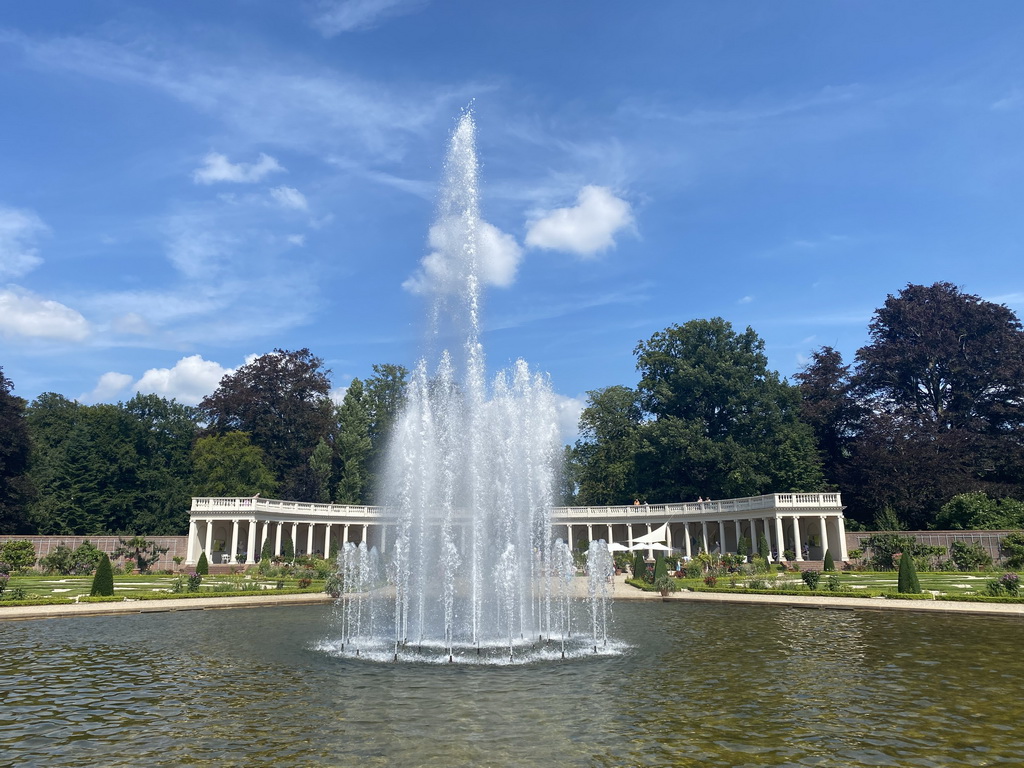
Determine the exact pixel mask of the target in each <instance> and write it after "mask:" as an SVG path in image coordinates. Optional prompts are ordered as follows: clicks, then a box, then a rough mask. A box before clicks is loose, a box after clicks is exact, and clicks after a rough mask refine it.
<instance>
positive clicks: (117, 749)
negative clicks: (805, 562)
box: [0, 602, 1024, 768]
mask: <svg viewBox="0 0 1024 768" xmlns="http://www.w3.org/2000/svg"><path fill="white" fill-rule="evenodd" d="M331 621H332V619H331V609H330V608H329V607H286V608H265V609H251V610H230V611H202V612H181V613H161V614H155V615H135V616H120V617H107V618H81V619H64V620H50V621H30V622H0V648H2V654H0V697H2V699H0V700H2V702H3V705H2V708H0V754H2V755H3V756H4V758H5V760H4V761H3V762H4V763H8V762H9V763H10V764H12V765H19V766H31V765H56V766H68V767H73V766H90V768H91V767H92V766H97V765H104V766H138V765H146V766H183V765H206V764H211V763H213V762H216V763H217V764H218V765H222V766H233V765H248V766H262V765H273V766H278V767H280V768H289V767H291V766H296V767H298V766H350V765H351V766H385V765H388V766H390V765H399V766H402V767H403V768H410V767H411V766H432V765H437V766H483V765H488V766H553V765H557V766H608V767H609V768H611V767H612V766H628V765H638V766H639V765H642V766H698V765H701V766H703V765H717V766H773V767H774V766H840V765H841V766H954V765H956V766H959V765H1020V764H1021V754H1024V728H1021V727H1020V724H1019V718H1020V715H1019V710H1018V709H1017V691H1018V687H1019V684H1020V681H1021V680H1022V679H1024V658H1022V656H1021V654H1020V652H1019V648H1020V640H1021V638H1022V627H1021V624H1020V623H1019V621H1017V620H1013V619H997V618H980V617H966V616H965V617H952V616H932V615H917V614H900V615H894V614H891V613H885V614H881V613H877V614H876V613H872V612H866V611H865V612H859V611H858V612H851V611H823V610H806V609H797V608H784V609H779V608H761V607H756V606H734V605H730V606H717V605H688V604H685V603H680V602H671V603H661V602H653V603H644V604H628V603H626V604H617V605H616V606H615V632H614V634H615V636H617V637H618V638H620V639H622V640H624V641H626V642H627V643H629V645H630V646H631V647H630V649H629V650H627V651H626V652H625V653H623V654H622V655H620V656H616V657H602V658H591V659H582V660H574V661H570V662H565V663H541V664H533V665H525V666H519V667H492V668H479V667H462V666H457V665H456V666H436V665H395V664H375V663H370V662H361V661H357V660H352V659H339V658H337V657H335V656H333V655H331V654H329V653H325V652H322V651H318V650H316V648H317V647H318V645H320V644H321V643H322V641H324V640H325V639H330V638H331V629H330V626H331Z"/></svg>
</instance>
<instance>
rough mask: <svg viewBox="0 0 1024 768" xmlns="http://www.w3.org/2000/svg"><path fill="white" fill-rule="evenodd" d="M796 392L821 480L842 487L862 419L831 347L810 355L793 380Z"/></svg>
mask: <svg viewBox="0 0 1024 768" xmlns="http://www.w3.org/2000/svg"><path fill="white" fill-rule="evenodd" d="M793 378H794V379H796V380H797V382H798V386H799V389H800V414H801V416H802V418H803V420H804V421H805V422H806V423H807V424H808V425H810V427H811V429H812V430H813V431H814V436H815V438H816V440H817V442H818V449H819V450H820V451H821V455H822V462H823V467H822V468H823V470H824V473H825V478H826V479H827V480H828V481H829V483H831V484H833V485H836V486H840V487H841V486H842V481H843V479H844V476H843V471H844V468H845V463H846V460H847V459H848V457H849V451H850V443H851V442H852V440H853V439H854V437H855V435H856V433H857V429H858V422H859V421H860V418H861V417H862V415H863V414H862V412H861V408H860V404H859V403H858V401H857V400H856V399H855V398H854V397H853V396H852V394H851V386H852V375H851V373H850V366H848V365H844V364H843V356H842V355H841V354H840V353H839V352H838V351H836V350H835V349H833V348H832V347H822V348H821V349H819V350H816V351H815V352H812V353H811V360H810V362H809V363H808V364H807V366H806V367H805V368H804V370H803V371H802V372H800V373H797V374H795V375H794V377H793Z"/></svg>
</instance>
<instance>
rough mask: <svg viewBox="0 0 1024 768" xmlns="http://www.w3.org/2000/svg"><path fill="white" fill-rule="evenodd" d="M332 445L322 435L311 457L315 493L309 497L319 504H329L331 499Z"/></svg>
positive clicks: (311, 474)
mask: <svg viewBox="0 0 1024 768" xmlns="http://www.w3.org/2000/svg"><path fill="white" fill-rule="evenodd" d="M331 454H332V451H331V446H329V445H328V444H327V441H326V440H324V439H323V438H322V437H321V438H320V442H318V443H317V444H316V448H314V449H313V453H312V454H310V457H309V474H310V479H311V481H312V485H313V493H312V495H311V496H309V497H307V498H309V500H310V501H313V502H316V503H317V504H328V503H330V501H331V470H332V468H333V467H332V464H333V462H332V461H331V458H332V456H331Z"/></svg>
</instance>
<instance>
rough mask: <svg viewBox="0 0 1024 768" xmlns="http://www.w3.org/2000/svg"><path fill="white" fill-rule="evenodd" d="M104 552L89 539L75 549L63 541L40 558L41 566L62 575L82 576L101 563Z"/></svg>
mask: <svg viewBox="0 0 1024 768" xmlns="http://www.w3.org/2000/svg"><path fill="white" fill-rule="evenodd" d="M102 556H103V552H102V551H100V550H99V549H97V548H96V547H95V546H93V545H92V544H91V543H90V542H89V540H88V539H86V540H85V541H83V542H82V543H81V544H80V545H79V546H78V547H76V548H75V549H71V547H69V546H67V545H66V544H64V542H61V543H60V544H58V545H57V546H56V547H55V548H54V549H53V551H52V552H50V554H49V555H47V556H46V557H43V558H40V560H39V566H40V567H41V568H42V569H43V570H44V571H47V572H53V573H59V574H61V575H62V576H81V575H84V574H87V573H92V572H93V571H94V570H95V569H96V567H97V566H98V565H99V562H100V560H101V559H102Z"/></svg>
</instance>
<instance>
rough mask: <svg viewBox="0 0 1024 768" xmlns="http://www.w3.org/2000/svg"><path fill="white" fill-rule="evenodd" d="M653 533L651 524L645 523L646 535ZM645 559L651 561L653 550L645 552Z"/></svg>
mask: <svg viewBox="0 0 1024 768" xmlns="http://www.w3.org/2000/svg"><path fill="white" fill-rule="evenodd" d="M653 532H654V529H653V528H651V524H650V523H647V533H648V535H650V534H651V533H653ZM647 559H648V560H653V559H654V550H653V549H648V550H647Z"/></svg>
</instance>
